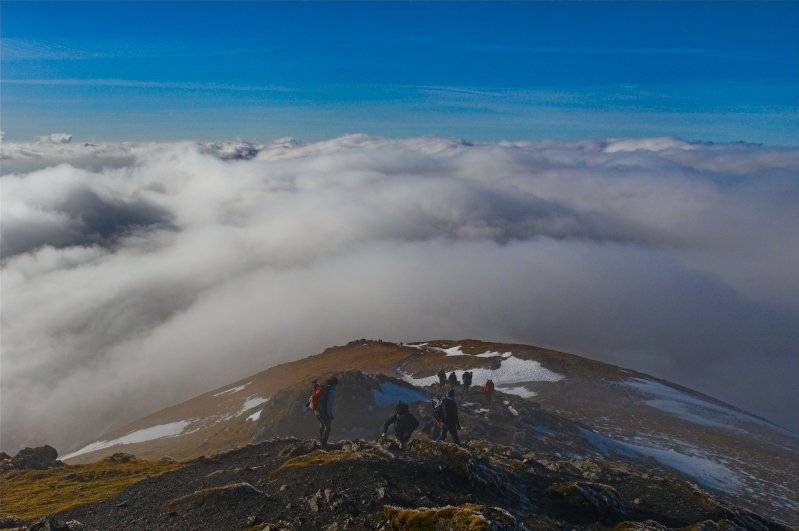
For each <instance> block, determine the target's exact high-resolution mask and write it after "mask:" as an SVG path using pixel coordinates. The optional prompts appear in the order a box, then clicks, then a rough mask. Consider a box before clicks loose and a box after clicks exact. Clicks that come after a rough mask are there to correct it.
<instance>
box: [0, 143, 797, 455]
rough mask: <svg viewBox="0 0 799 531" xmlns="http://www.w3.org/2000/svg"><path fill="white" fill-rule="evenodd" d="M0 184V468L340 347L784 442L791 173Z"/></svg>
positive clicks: (438, 158) (56, 163) (105, 164)
mask: <svg viewBox="0 0 799 531" xmlns="http://www.w3.org/2000/svg"><path fill="white" fill-rule="evenodd" d="M3 163H4V164H3V165H4V171H6V169H5V168H8V167H11V168H15V170H14V172H13V173H11V174H6V175H4V176H3V177H2V186H3V194H2V245H3V247H2V284H3V312H2V338H1V340H2V364H3V372H2V377H3V386H2V393H3V396H2V398H3V400H2V408H3V409H2V417H3V433H2V437H3V440H2V444H3V446H4V449H5V448H11V447H14V446H19V445H22V444H33V443H37V442H48V443H50V444H55V445H56V447H59V449H60V450H62V451H66V450H67V449H68V447H69V446H71V445H77V444H79V443H81V442H84V439H91V438H94V437H96V436H98V435H100V431H101V430H102V429H104V428H106V427H108V426H109V425H119V424H120V423H124V422H128V421H131V420H134V419H135V418H138V417H140V416H143V415H144V414H146V413H149V412H151V411H153V410H154V409H158V408H161V407H164V406H167V405H170V404H173V403H175V402H177V401H179V400H183V399H186V398H189V397H191V396H194V395H197V394H200V393H202V392H207V391H208V390H210V389H213V388H215V387H218V386H222V385H224V384H227V383H229V382H231V381H235V380H236V379H238V378H241V377H245V376H248V375H250V374H252V373H254V372H257V371H258V370H262V369H264V368H266V367H268V366H270V365H272V364H275V363H278V362H280V361H285V360H288V359H294V358H297V357H300V356H306V355H309V354H313V353H316V352H319V351H320V350H321V349H323V348H325V347H328V346H330V345H333V344H342V343H344V342H346V341H349V340H351V339H353V338H357V337H381V338H384V339H394V340H397V341H412V340H426V339H430V338H441V337H449V338H455V339H457V338H462V337H478V338H483V339H487V340H498V341H512V342H523V343H532V344H539V345H542V346H548V347H554V348H559V349H562V350H567V351H572V352H575V353H578V354H587V355H590V356H592V357H595V358H599V359H603V360H606V361H611V362H614V363H619V364H622V365H626V366H630V367H633V368H636V369H639V370H644V371H651V372H655V373H656V374H658V375H660V376H664V377H668V378H670V379H672V380H676V381H679V382H681V383H685V384H687V385H691V386H694V387H697V388H699V389H700V390H702V391H705V392H708V393H710V394H712V395H715V396H717V397H719V398H721V399H724V400H728V401H730V402H733V403H734V404H735V405H738V406H741V407H744V408H745V409H747V410H750V411H752V412H754V413H758V414H761V415H765V416H766V417H768V418H770V419H772V420H775V421H777V422H778V423H780V424H783V425H786V426H788V427H792V428H794V429H796V428H797V425H799V418H797V417H796V411H795V410H794V409H795V408H791V407H790V405H791V404H793V403H796V401H797V400H799V395H797V390H796V386H795V382H794V378H793V377H792V375H793V374H794V372H792V371H793V368H795V367H796V364H797V360H796V352H797V351H799V332H797V330H799V303H798V302H797V301H799V285H797V281H796V279H797V277H798V275H797V265H796V264H799V207H798V206H797V205H799V201H797V200H796V198H797V197H799V182H798V181H797V179H796V176H797V175H798V174H799V150H798V149H785V148H782V149H781V148H766V147H760V146H753V145H743V144H723V145H715V144H695V143H687V142H684V141H682V140H680V139H677V138H673V137H666V138H638V139H630V138H620V139H601V140H593V139H588V140H580V141H573V142H566V141H557V140H546V141H540V142H515V143H514V142H501V143H474V144H470V143H467V142H462V141H460V140H456V139H443V138H433V137H425V138H408V139H404V140H392V139H385V138H377V137H369V136H364V135H353V136H346V137H341V138H336V139H333V140H329V141H324V142H314V143H303V142H295V141H294V140H292V139H281V140H279V141H275V142H266V143H247V142H243V141H236V142H220V143H192V142H184V143H177V144H130V143H128V144H97V145H88V144H80V143H78V144H72V143H70V144H53V143H41V144H14V143H11V144H9V143H4V144H3ZM720 367H723V374H724V378H723V379H719V378H716V377H715V375H717V374H719V370H720V369H719V368H720ZM753 367H756V368H757V370H754V369H753ZM752 378H757V379H758V381H760V380H763V379H765V378H768V381H769V385H768V386H752V385H750V383H751V381H752ZM11 397H13V399H12V398H11ZM786 397H788V400H786ZM98 404H99V405H98ZM87 411H91V412H92V414H91V415H88V414H86V412H87Z"/></svg>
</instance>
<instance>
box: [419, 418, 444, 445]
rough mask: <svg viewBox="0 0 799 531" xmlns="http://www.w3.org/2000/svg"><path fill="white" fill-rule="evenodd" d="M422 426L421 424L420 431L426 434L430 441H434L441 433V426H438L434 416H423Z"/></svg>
mask: <svg viewBox="0 0 799 531" xmlns="http://www.w3.org/2000/svg"><path fill="white" fill-rule="evenodd" d="M424 420H425V423H424V426H422V433H424V434H426V435H427V438H428V439H429V440H431V441H435V440H436V439H438V437H439V435H441V428H440V427H439V426H438V422H437V421H436V419H435V418H432V419H427V418H425V419H424Z"/></svg>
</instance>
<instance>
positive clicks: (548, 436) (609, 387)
mask: <svg viewBox="0 0 799 531" xmlns="http://www.w3.org/2000/svg"><path fill="white" fill-rule="evenodd" d="M439 369H444V370H445V371H446V373H447V374H450V373H452V372H454V373H455V375H456V378H457V380H458V381H459V382H460V381H461V378H462V375H463V372H464V371H469V372H471V373H472V374H473V385H474V387H473V388H472V389H471V390H470V391H469V393H468V395H465V396H464V394H463V389H462V386H461V385H458V386H456V388H455V389H456V395H457V400H458V402H459V407H460V414H461V423H462V425H463V428H464V429H463V431H462V432H461V442H462V443H463V444H465V445H466V446H465V448H466V449H469V448H471V449H472V450H470V451H472V452H475V451H477V450H478V449H479V448H480V447H481V446H480V445H483V444H488V445H501V446H502V447H504V448H507V449H508V450H507V452H510V454H509V455H511V454H512V455H513V456H516V458H519V461H520V462H521V461H523V460H524V459H527V460H528V461H529V460H530V459H532V460H533V461H535V462H536V463H538V465H540V466H542V467H543V468H545V469H548V470H552V471H557V470H561V469H564V467H567V466H568V467H577V469H578V470H579V474H580V476H581V477H582V478H583V479H584V480H585V481H588V482H591V481H592V480H593V479H596V478H598V477H600V476H602V475H603V474H608V473H610V472H608V470H604V468H603V466H604V465H596V464H591V463H594V462H598V461H596V460H601V462H602V463H616V464H615V465H613V466H621V467H628V468H629V469H630V470H633V469H635V470H638V471H643V472H639V474H647V477H649V475H651V476H658V477H672V478H677V479H679V480H680V481H687V482H688V483H687V484H689V485H696V486H697V487H696V488H700V489H704V491H706V492H708V493H710V494H709V495H711V496H712V495H716V496H723V497H724V499H727V500H729V501H730V502H731V503H736V504H740V505H741V506H742V507H746V508H749V509H750V510H753V511H757V512H758V513H760V514H763V515H765V516H766V517H769V518H775V519H778V520H782V521H785V522H788V523H790V524H792V525H799V517H797V514H799V495H797V493H799V464H798V463H799V436H797V435H796V434H793V433H791V432H789V431H787V430H784V429H781V428H779V427H778V426H775V425H773V424H771V423H769V422H767V421H765V420H763V419H761V418H758V417H756V416H753V415H750V414H748V413H746V412H744V411H742V410H740V409H737V408H735V407H733V406H730V405H727V404H724V403H722V402H720V401H718V400H715V399H713V398H711V397H708V396H705V395H702V394H700V393H697V392H694V391H691V390H690V389H686V388H683V387H680V386H677V385H674V384H671V383H669V382H666V381H663V380H659V379H657V378H654V377H652V376H648V375H646V374H642V373H639V372H635V371H631V370H626V369H622V368H619V367H615V366H611V365H607V364H604V363H600V362H596V361H592V360H588V359H585V358H581V357H579V356H574V355H570V354H565V353H562V352H556V351H552V350H546V349H542V348H538V347H533V346H527V345H515V344H498V343H486V342H481V341H475V340H460V341H443V340H439V341H428V342H420V343H410V344H404V345H403V344H394V343H389V342H384V341H372V340H365V339H361V340H357V341H353V342H350V343H349V344H347V345H345V346H341V347H332V348H329V349H327V350H325V351H324V352H323V353H321V354H318V355H316V356H311V357H308V358H305V359H302V360H299V361H295V362H291V363H286V364H283V365H278V366H276V367H272V368H271V369H268V370H266V371H263V372H261V373H258V374H256V375H254V376H252V377H250V378H246V379H244V380H240V381H238V382H234V383H232V384H230V385H228V386H225V387H223V388H220V389H216V390H213V391H210V392H208V393H206V394H203V395H201V396H198V397H196V398H194V399H192V400H188V401H186V402H184V403H182V404H178V405H176V406H173V407H170V408H167V409H164V410H162V411H159V412H157V413H154V414H152V415H150V416H148V417H146V418H143V419H141V420H139V421H137V422H134V423H132V424H130V425H128V426H125V427H123V428H120V429H118V430H115V431H114V432H111V433H109V434H107V435H105V436H104V437H102V438H101V439H99V440H97V441H94V442H91V443H90V444H88V445H86V446H84V447H82V448H79V449H77V450H75V451H73V452H71V453H69V454H67V455H64V456H62V458H61V459H62V460H63V461H64V462H66V463H70V464H75V463H87V462H91V461H96V460H98V459H101V458H103V457H105V456H108V455H111V454H114V453H117V452H127V453H131V454H135V455H136V456H137V457H138V458H147V459H161V458H163V457H164V456H166V455H168V456H171V457H173V458H175V459H178V460H185V459H196V458H198V457H200V456H209V455H213V454H220V453H224V452H229V451H230V450H233V449H235V448H237V447H241V446H245V445H249V444H253V443H260V442H262V441H267V440H272V441H276V440H278V439H275V438H285V437H296V438H299V439H312V438H314V437H316V436H318V423H317V422H316V420H315V419H314V418H313V416H312V415H311V414H310V413H309V412H308V411H307V410H306V409H305V408H304V407H303V406H304V404H305V402H306V401H307V400H308V396H309V395H310V391H311V386H312V381H313V380H316V379H319V378H326V377H328V376H332V375H336V376H337V377H338V378H339V380H340V383H339V385H338V386H337V390H336V399H335V409H336V411H335V419H334V421H333V431H332V434H331V442H334V444H339V445H340V444H341V443H335V441H355V440H360V441H374V440H375V439H376V438H377V437H378V436H379V435H380V433H381V428H382V424H383V421H384V420H385V419H386V417H388V416H389V415H390V414H391V413H393V411H394V407H395V406H396V403H397V401H398V400H403V401H404V402H407V403H409V404H410V406H411V411H412V412H413V413H414V415H415V416H416V417H417V418H419V420H420V421H421V424H422V428H425V427H426V428H427V430H428V431H429V429H430V427H431V425H432V422H430V421H431V419H432V416H433V412H432V406H431V402H430V398H431V397H433V396H436V395H438V396H443V394H444V393H445V391H446V389H449V386H447V387H446V388H441V387H439V385H438V378H437V377H436V373H437V372H438V371H439ZM487 379H492V380H493V382H494V383H495V384H496V393H495V397H494V400H493V401H492V402H491V403H490V404H486V403H485V396H484V393H483V392H482V385H483V383H484V382H485V381H486V380H487ZM414 437H415V438H417V439H418V441H417V442H416V443H413V444H416V445H417V446H418V445H421V444H422V442H421V441H425V440H427V433H425V432H424V431H423V430H422V429H421V428H420V431H417V432H416V434H415V435H414ZM481 441H482V442H481ZM347 444H349V443H347ZM358 444H361V445H363V444H366V443H358ZM374 448H375V449H374V455H377V456H378V457H377V458H376V459H378V458H379V459H382V458H381V457H380V455H382V454H380V451H381V450H379V448H380V447H379V446H374ZM411 448H413V445H412V447H411ZM420 448H421V447H420ZM275 451H277V450H275ZM312 451H313V450H310V449H309V450H308V452H306V453H308V454H310V453H311V452H312ZM336 451H344V450H336ZM370 451H371V450H370ZM300 453H302V452H300ZM526 454H527V455H528V457H527V458H525V457H523V456H524V455H526ZM298 455H299V454H298ZM370 455H372V454H370ZM543 456H548V457H543ZM370 459H371V458H370ZM379 459H378V460H379ZM592 460H594V461H592ZM565 463H568V465H567V464H565ZM538 465H536V466H538ZM605 468H607V467H605ZM637 477H640V476H637ZM569 488H570V487H569ZM569 488H567V487H563V489H565V490H569ZM580 488H583V489H589V490H590V489H593V488H594V487H580ZM597 488H598V487H597ZM594 494H596V495H600V494H602V495H604V494H603V493H602V492H598V494H597V493H594ZM322 495H324V493H322ZM585 495H586V496H588V494H585ZM567 497H568V496H567ZM325 503H332V502H329V501H327V502H325ZM475 511H477V512H478V513H479V511H478V510H477V509H475ZM516 516H517V517H519V516H520V515H519V514H517V515H516ZM661 524H662V525H668V523H666V522H661ZM672 527H673V526H672Z"/></svg>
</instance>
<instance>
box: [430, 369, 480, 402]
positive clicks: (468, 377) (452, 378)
mask: <svg viewBox="0 0 799 531" xmlns="http://www.w3.org/2000/svg"><path fill="white" fill-rule="evenodd" d="M436 376H438V386H439V387H440V388H442V389H443V388H444V387H446V386H447V384H449V388H450V390H451V391H454V389H455V387H457V386H458V385H459V384H460V382H458V375H456V374H455V371H452V372H451V373H450V374H449V377H448V376H447V373H446V372H444V369H439V371H438V373H437V374H436ZM473 377H474V375H473V374H472V371H465V372H464V373H463V375H462V376H461V379H462V380H463V392H462V393H461V396H469V389H470V388H471V387H472V378H473ZM483 392H484V393H485V401H486V403H488V402H491V397H492V395H493V394H494V382H493V381H492V380H491V379H489V380H487V381H486V382H485V383H484V384H483Z"/></svg>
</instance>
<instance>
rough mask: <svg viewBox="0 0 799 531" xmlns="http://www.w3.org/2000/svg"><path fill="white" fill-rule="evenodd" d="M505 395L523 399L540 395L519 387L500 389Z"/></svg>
mask: <svg viewBox="0 0 799 531" xmlns="http://www.w3.org/2000/svg"><path fill="white" fill-rule="evenodd" d="M499 390H500V391H502V392H503V393H508V394H509V395H517V396H520V397H522V398H532V397H534V396H535V395H537V394H538V393H536V392H535V391H530V390H529V389H527V388H526V387H523V386H518V387H502V388H500V389H499Z"/></svg>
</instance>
